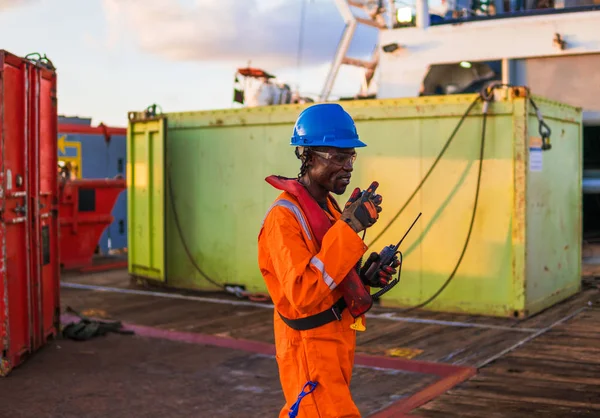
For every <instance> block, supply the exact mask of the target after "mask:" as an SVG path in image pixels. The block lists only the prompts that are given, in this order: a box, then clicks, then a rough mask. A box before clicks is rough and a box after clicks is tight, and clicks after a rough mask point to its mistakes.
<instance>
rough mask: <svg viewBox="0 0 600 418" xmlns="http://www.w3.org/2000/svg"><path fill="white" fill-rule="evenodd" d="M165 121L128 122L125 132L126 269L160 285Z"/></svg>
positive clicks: (163, 204) (163, 222)
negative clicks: (126, 191)
mask: <svg viewBox="0 0 600 418" xmlns="http://www.w3.org/2000/svg"><path fill="white" fill-rule="evenodd" d="M164 148H165V120H164V119H154V120H147V121H144V123H133V122H130V123H129V128H128V131H127V190H128V193H127V212H128V213H127V217H128V219H129V222H128V223H127V238H128V242H129V244H130V246H129V249H128V253H127V254H128V266H129V267H128V268H129V274H131V275H132V276H138V277H144V278H148V279H152V280H156V281H161V282H164V281H165V278H166V270H165V232H166V231H165V227H164V224H165V211H164V207H165V194H164V189H165V184H164V166H165V150H164Z"/></svg>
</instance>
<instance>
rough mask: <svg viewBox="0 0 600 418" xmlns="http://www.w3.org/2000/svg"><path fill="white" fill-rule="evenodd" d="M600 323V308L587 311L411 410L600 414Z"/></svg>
mask: <svg viewBox="0 0 600 418" xmlns="http://www.w3.org/2000/svg"><path fill="white" fill-rule="evenodd" d="M599 324H600V310H599V309H589V310H586V311H583V312H581V313H580V314H578V315H577V316H575V317H574V318H572V319H571V320H569V321H567V322H565V323H563V324H561V325H559V326H557V327H556V328H555V329H551V330H549V331H548V332H547V333H545V334H543V335H541V336H540V337H538V338H537V339H535V340H533V341H530V342H528V343H526V344H524V345H523V346H521V347H519V348H518V349H516V350H515V351H513V352H511V353H508V354H507V355H506V356H504V357H502V358H500V359H498V360H496V361H495V362H493V363H491V364H490V365H489V366H487V367H484V368H483V369H481V370H480V371H479V374H478V375H477V376H475V377H473V378H472V379H470V380H469V381H467V382H465V383H463V384H461V385H458V386H457V387H455V388H454V389H452V390H450V391H448V392H447V393H446V394H444V395H442V396H440V397H438V398H437V399H435V400H433V401H431V402H429V403H428V404H426V405H423V406H422V407H420V408H419V409H417V410H416V411H413V412H412V414H411V415H415V416H424V417H431V418H435V417H439V416H446V417H455V416H457V417H458V416H465V417H469V416H477V415H478V414H479V416H482V415H485V416H486V417H487V416H497V417H514V416H524V417H525V416H526V417H544V418H546V417H554V416H556V417H592V416H594V417H596V416H600V332H597V330H598V327H599ZM490 414H491V415H490Z"/></svg>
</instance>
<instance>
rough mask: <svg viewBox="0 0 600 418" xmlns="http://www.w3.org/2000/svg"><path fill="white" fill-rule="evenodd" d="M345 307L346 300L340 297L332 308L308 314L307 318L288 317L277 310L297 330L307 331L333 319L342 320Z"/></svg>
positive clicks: (284, 320)
mask: <svg viewBox="0 0 600 418" xmlns="http://www.w3.org/2000/svg"><path fill="white" fill-rule="evenodd" d="M344 309H346V301H345V300H344V298H339V299H338V301H337V302H336V303H335V304H334V305H333V306H332V307H331V308H329V309H326V310H324V311H323V312H319V313H318V314H315V315H311V316H307V317H306V318H298V319H288V318H286V317H284V316H283V315H281V314H280V313H279V311H277V313H278V314H279V316H280V317H281V319H282V320H283V322H285V323H286V324H287V325H288V326H289V327H290V328H292V329H295V330H296V331H306V330H309V329H313V328H317V327H320V326H322V325H325V324H328V323H330V322H333V321H340V320H341V319H342V311H343V310H344Z"/></svg>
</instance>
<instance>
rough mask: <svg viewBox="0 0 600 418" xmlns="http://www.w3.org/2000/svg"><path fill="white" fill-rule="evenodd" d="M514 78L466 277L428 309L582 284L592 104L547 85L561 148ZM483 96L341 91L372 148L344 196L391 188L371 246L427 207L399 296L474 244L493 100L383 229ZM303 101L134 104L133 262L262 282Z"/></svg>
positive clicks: (406, 250)
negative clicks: (585, 134)
mask: <svg viewBox="0 0 600 418" xmlns="http://www.w3.org/2000/svg"><path fill="white" fill-rule="evenodd" d="M513 93H514V91H513V90H502V91H497V94H496V100H495V101H494V102H493V103H492V104H491V105H490V107H489V116H488V117H487V128H486V135H485V153H484V158H483V166H482V173H481V181H480V192H479V201H478V207H477V212H476V217H475V221H474V226H473V229H472V234H471V237H470V242H469V245H468V247H467V250H466V253H465V254H464V257H463V259H462V262H461V263H460V265H459V267H458V270H457V271H456V274H455V276H454V278H453V279H452V280H451V281H450V283H449V284H448V285H447V287H445V289H444V290H443V292H441V294H440V295H439V296H438V297H437V298H435V299H434V300H433V301H432V302H431V303H429V304H428V305H427V306H426V307H425V309H430V310H435V311H445V312H460V313H469V314H482V315H492V316H518V317H524V316H528V315H531V314H534V313H536V312H539V311H540V310H542V309H545V308H547V307H549V306H551V305H553V304H555V303H556V302H559V301H561V300H563V299H565V298H567V297H568V296H570V295H573V294H574V293H576V292H578V291H579V289H580V269H581V222H582V215H581V200H582V192H581V174H582V113H581V110H580V109H578V108H574V107H570V106H567V105H563V104H560V103H556V102H553V101H549V100H545V99H543V98H540V97H536V96H534V97H533V99H534V100H535V103H536V104H537V105H538V107H539V109H540V110H541V113H542V114H543V117H544V120H545V121H546V123H547V124H548V125H549V127H550V128H551V129H552V135H551V143H552V148H551V149H550V150H544V151H541V150H540V148H539V133H538V128H539V124H538V120H537V118H536V113H535V110H534V108H533V107H532V105H531V103H530V101H529V100H528V99H527V98H523V97H516V96H515V97H513V96H514V95H513ZM476 97H477V96H476V95H456V96H440V97H422V98H415V99H399V100H394V99H388V100H368V101H367V100H365V101H352V102H341V104H342V106H343V107H344V108H345V109H346V110H347V111H348V112H349V113H350V114H351V115H352V116H353V117H354V118H355V121H356V124H357V128H358V131H359V134H360V137H361V139H362V140H363V141H364V142H366V143H367V144H368V147H366V148H361V149H358V150H357V151H358V159H357V160H356V163H355V167H354V172H353V177H352V183H351V187H349V188H348V190H347V193H346V195H344V196H340V197H339V199H338V201H339V202H340V203H341V204H343V203H345V201H346V200H347V198H348V196H349V194H350V192H351V191H352V189H353V188H354V187H360V188H362V189H364V188H366V187H367V186H368V185H369V184H370V183H371V181H373V180H377V181H378V182H379V183H380V187H379V190H378V191H379V193H380V194H381V195H382V196H383V197H384V202H383V212H382V213H381V216H380V219H379V221H378V222H377V224H375V225H374V226H373V227H372V228H371V229H369V231H368V232H367V236H366V238H365V242H366V243H367V244H369V245H370V250H369V251H380V250H381V249H382V248H383V246H384V245H389V244H394V243H396V242H397V241H398V240H399V238H400V237H401V236H402V235H403V234H404V232H405V230H406V228H408V226H409V225H410V224H411V223H412V221H413V219H414V218H415V217H416V215H417V214H418V213H419V212H422V217H421V219H420V220H419V222H418V223H417V224H416V225H415V227H414V228H413V230H412V231H411V233H410V234H409V235H408V237H407V238H406V240H405V241H404V243H403V245H402V247H401V250H402V251H403V254H404V264H403V269H402V277H401V282H400V284H398V285H397V286H396V287H395V288H394V289H393V290H392V291H391V292H389V293H388V294H386V295H385V297H384V298H383V300H382V304H383V305H385V306H390V307H411V306H415V305H417V304H419V303H421V302H423V301H425V300H427V299H429V298H430V297H431V296H432V295H434V294H435V293H436V292H437V291H438V290H439V289H440V288H441V287H442V286H443V285H444V283H445V282H446V281H447V279H448V277H449V275H450V274H451V272H452V271H453V270H454V268H455V265H456V263H457V261H458V260H459V257H460V256H461V252H462V250H463V246H464V243H465V240H466V238H467V233H468V230H469V225H470V221H471V216H472V211H473V204H474V199H475V194H476V190H477V179H478V169H479V153H480V145H481V137H482V125H483V116H482V105H481V102H480V103H478V104H477V105H476V106H475V107H474V108H473V110H472V111H471V112H470V114H469V116H467V117H466V118H465V119H464V123H463V124H462V126H461V127H460V129H459V130H458V133H457V134H456V136H455V138H454V140H453V142H452V143H451V144H450V145H449V147H448V148H447V150H446V152H445V154H444V155H443V157H442V158H441V159H440V160H439V162H438V163H437V165H436V167H435V169H434V170H433V171H432V172H431V175H430V176H429V177H428V178H427V179H426V181H425V182H424V184H423V186H422V188H421V189H420V190H419V191H418V192H417V193H416V195H415V197H414V199H412V200H411V201H410V203H409V204H408V205H407V206H406V207H405V209H404V210H403V211H402V213H401V214H400V215H399V216H398V217H397V219H395V221H393V223H392V224H391V226H390V227H389V228H388V229H387V230H385V232H384V233H383V235H382V236H381V238H380V239H377V240H376V242H374V243H373V239H374V238H375V237H376V236H377V235H378V234H379V233H380V232H381V231H383V230H384V228H385V227H386V226H387V225H388V224H389V223H390V222H391V221H392V220H393V219H394V217H395V215H396V214H397V213H398V211H399V209H400V208H401V207H403V206H404V205H405V203H406V202H407V199H408V198H409V196H410V195H411V194H412V193H413V191H414V190H415V188H416V187H417V186H418V185H419V183H420V182H421V181H422V179H423V178H424V176H425V175H426V174H427V172H428V170H429V169H430V167H431V166H432V164H433V163H434V161H435V160H436V157H438V155H439V154H440V151H441V150H442V148H443V146H444V144H445V143H446V141H447V140H448V138H449V137H450V135H451V133H452V131H453V130H454V129H455V127H456V126H457V124H458V123H459V121H460V120H461V117H462V116H463V115H464V114H465V112H466V110H467V108H468V107H469V105H470V104H471V103H472V101H473V100H475V98H476ZM304 107H305V105H285V106H266V107H257V108H244V109H229V110H218V111H203V112H181V113H168V114H164V115H161V116H159V117H153V118H145V116H144V114H143V113H134V112H132V113H130V115H129V116H130V124H129V134H128V138H129V140H128V176H127V178H128V181H129V182H130V184H129V187H130V191H129V193H128V196H129V206H128V207H129V220H130V221H129V242H130V248H129V272H130V274H131V275H133V276H137V277H142V278H147V279H151V280H157V281H162V282H166V284H167V285H168V286H172V287H175V288H185V289H198V290H216V289H218V286H216V285H215V284H213V283H210V282H209V280H207V278H206V277H204V276H203V275H202V274H201V273H199V271H198V269H200V270H201V271H202V273H203V274H204V275H206V276H208V277H209V278H210V279H211V280H212V281H214V282H216V283H217V285H219V286H222V285H224V284H233V285H236V284H237V285H243V286H245V287H246V289H247V290H249V291H252V292H264V291H265V290H266V288H265V286H264V283H263V280H262V277H261V274H260V271H259V269H258V265H257V236H258V233H259V230H260V227H261V222H262V220H263V218H264V215H265V213H266V211H267V209H268V208H269V206H270V205H271V204H272V202H273V200H274V199H275V198H276V197H277V195H278V194H279V191H278V190H275V189H274V188H272V187H271V186H270V185H268V184H267V183H266V182H265V180H264V179H265V177H267V176H268V175H270V174H279V175H284V176H288V177H294V176H296V175H297V173H298V171H299V167H300V162H299V160H297V159H296V157H295V156H294V152H293V151H294V149H293V147H291V146H290V145H289V141H290V136H291V134H292V129H293V125H294V122H295V120H296V118H297V116H298V114H299V113H300V112H301V110H302V109H303V108H304ZM169 184H170V186H171V187H170V188H169V187H168V186H169ZM178 223H179V225H180V228H178V226H177V225H178ZM183 243H185V246H184V245H183ZM367 255H368V253H367Z"/></svg>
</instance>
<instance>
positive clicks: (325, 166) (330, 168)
mask: <svg viewBox="0 0 600 418" xmlns="http://www.w3.org/2000/svg"><path fill="white" fill-rule="evenodd" d="M310 150H311V153H310V160H309V169H308V175H309V177H310V179H311V180H312V181H314V182H315V183H317V184H319V185H320V186H321V187H323V188H324V189H326V190H327V191H329V192H332V193H335V194H337V195H341V194H344V192H345V191H346V187H348V184H350V177H351V173H352V170H353V164H354V158H356V152H355V151H354V148H331V147H315V148H311V149H310Z"/></svg>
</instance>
